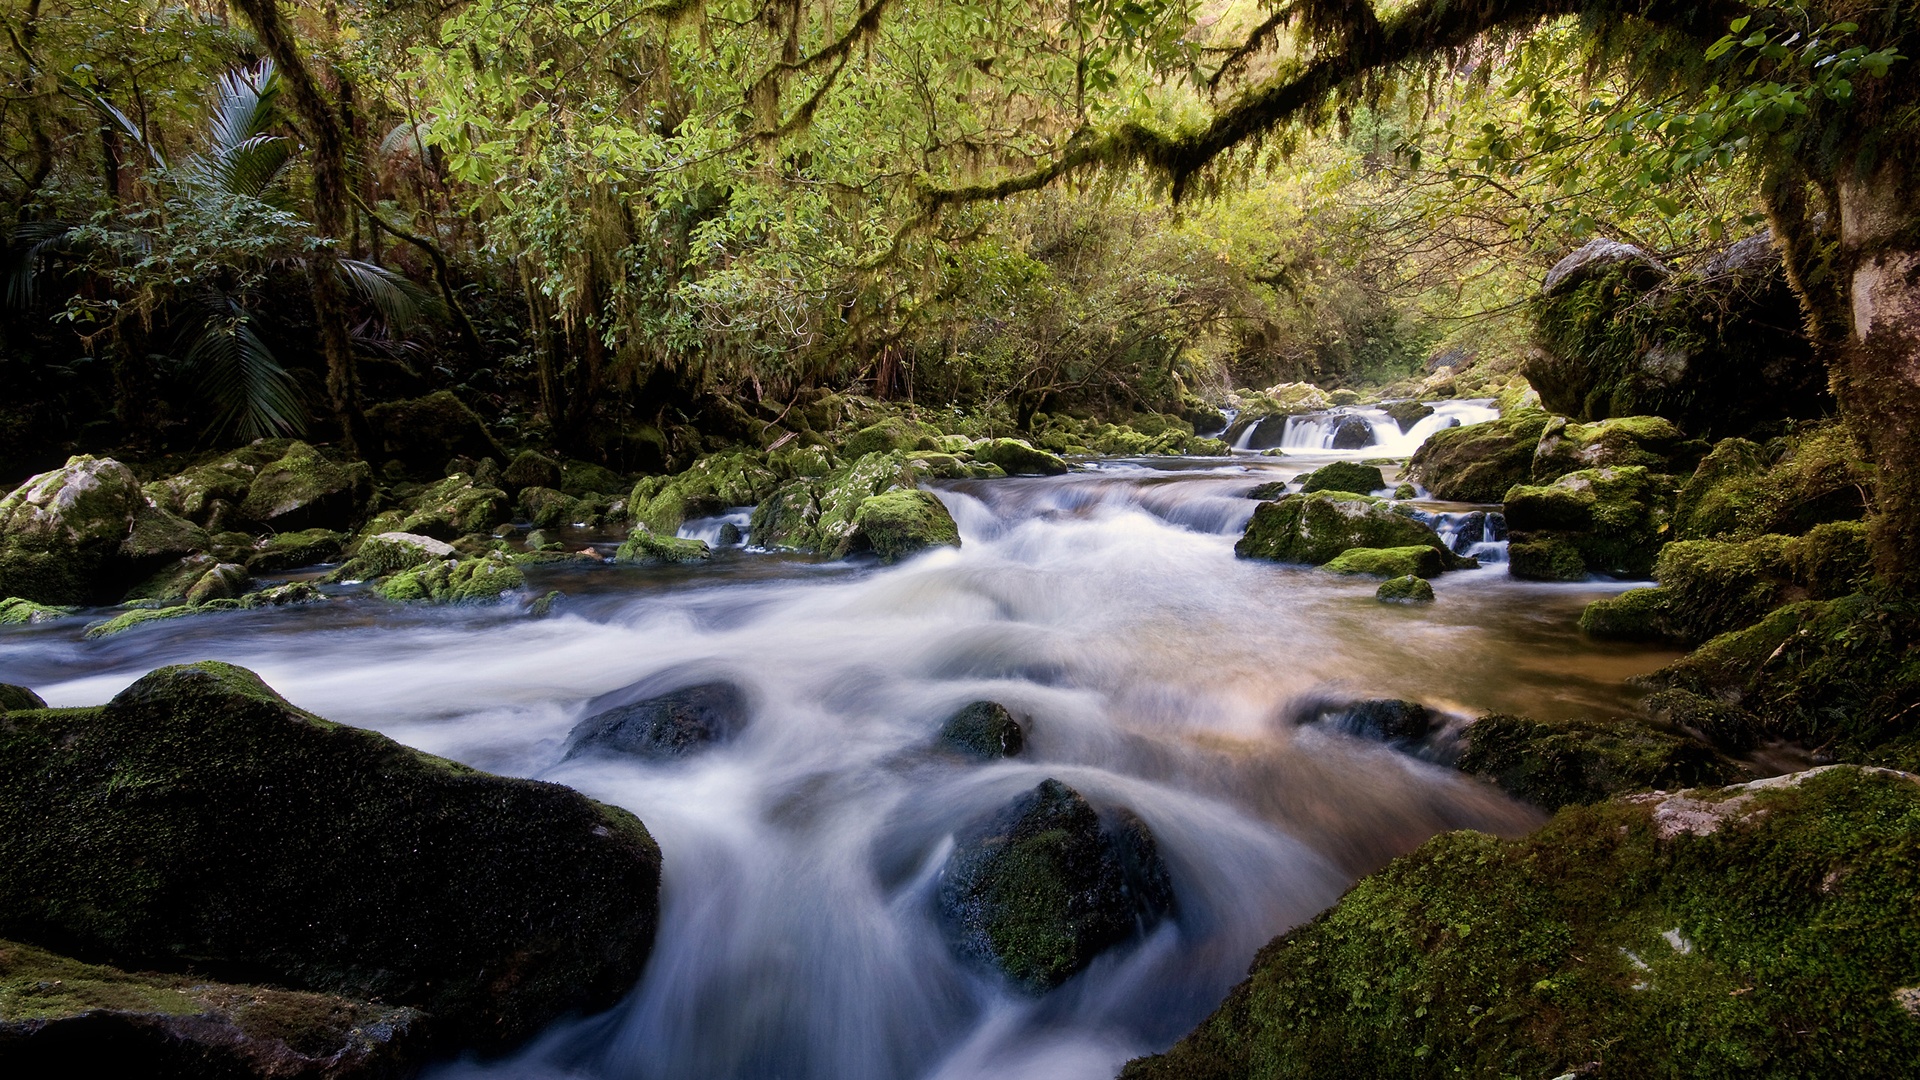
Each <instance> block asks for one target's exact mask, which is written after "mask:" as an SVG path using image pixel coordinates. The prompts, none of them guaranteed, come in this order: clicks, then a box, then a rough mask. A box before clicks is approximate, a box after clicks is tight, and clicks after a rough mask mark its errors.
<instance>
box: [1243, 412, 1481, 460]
mask: <svg viewBox="0 0 1920 1080" xmlns="http://www.w3.org/2000/svg"><path fill="white" fill-rule="evenodd" d="M1432 407H1433V414H1432V415H1431V416H1427V417H1423V418H1422V419H1421V420H1420V421H1419V422H1417V423H1415V424H1414V425H1413V426H1412V427H1411V428H1408V429H1407V430H1406V431H1404V432H1402V431H1401V430H1400V423H1399V421H1397V420H1395V419H1394V418H1393V417H1391V416H1388V415H1387V413H1386V410H1384V409H1380V408H1375V407H1372V406H1358V405H1350V406H1343V407H1341V408H1338V409H1330V410H1328V411H1326V412H1318V413H1302V414H1299V415H1296V416H1289V417H1287V418H1286V428H1285V432H1284V434H1283V435H1282V436H1281V438H1280V442H1279V444H1278V445H1279V446H1280V447H1281V448H1282V449H1285V450H1288V451H1293V452H1297V453H1325V452H1328V451H1332V452H1335V453H1340V452H1343V451H1345V452H1353V451H1366V452H1367V456H1369V457H1410V456H1412V454H1413V452H1414V451H1415V450H1418V449H1420V444H1421V443H1424V442H1426V441H1427V436H1429V435H1432V434H1433V433H1434V432H1436V431H1439V430H1440V429H1441V428H1449V427H1462V426H1465V425H1467V424H1479V423H1484V422H1486V421H1488V420H1494V419H1498V418H1499V416H1500V410H1499V409H1497V408H1495V407H1494V406H1493V403H1492V400H1491V399H1487V398H1480V399H1471V400H1465V401H1437V402H1434V403H1433V406H1432ZM1258 428H1259V425H1258V424H1255V425H1253V426H1252V427H1249V428H1248V429H1247V430H1246V431H1245V432H1244V433H1242V435H1241V436H1240V442H1239V443H1238V444H1236V445H1235V447H1234V448H1235V449H1261V448H1262V447H1261V446H1260V442H1259V440H1258V439H1257V437H1256V432H1257V430H1258ZM1268 445H1272V444H1268Z"/></svg>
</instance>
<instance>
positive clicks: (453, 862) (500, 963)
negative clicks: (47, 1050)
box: [0, 661, 660, 1075]
mask: <svg viewBox="0 0 1920 1080" xmlns="http://www.w3.org/2000/svg"><path fill="white" fill-rule="evenodd" d="M0 866H4V867H5V868H6V869H5V871H4V872H3V873H0V936H5V937H8V938H12V939H14V940H22V941H29V942H37V943H43V944H48V945H55V946H57V947H59V948H60V949H61V950H62V951H63V952H67V953H69V954H70V955H72V956H74V957H77V958H79V959H82V960H85V961H87V962H90V963H109V964H113V965H114V966H115V967H117V968H120V969H122V970H125V971H155V970H159V971H176V972H179V971H185V970H191V971H192V973H193V974H195V975H196V976H199V977H202V978H211V979H218V980H238V981H243V982H259V983H266V984H272V985H275V986H278V987H282V988H286V989H289V990H301V991H307V992H312V993H319V994H330V995H339V996H341V997H344V998H348V999H351V1000H353V1001H370V1002H382V1003H385V1004H389V1005H406V1006H410V1007H413V1008H417V1009H420V1010H422V1011H424V1012H425V1013H426V1014H428V1023H430V1024H431V1026H432V1028H433V1030H434V1032H435V1033H436V1034H437V1036H438V1037H441V1038H445V1039H446V1040H448V1042H449V1044H451V1045H453V1046H475V1047H481V1048H491V1049H500V1048H504V1047H506V1046H509V1045H511V1044H513V1043H515V1042H517V1041H519V1040H521V1039H524V1038H526V1037H527V1036H529V1035H532V1034H533V1033H535V1032H537V1031H538V1030H540V1029H541V1028H543V1027H545V1026H547V1025H548V1024H550V1023H551V1022H553V1021H554V1020H555V1019H557V1018H558V1017H559V1016H561V1015H563V1014H566V1013H569V1012H581V1011H590V1010H594V1009H599V1008H605V1007H606V1006H608V1005H611V1004H613V1003H614V1001H616V1000H617V999H618V998H619V996H620V995H621V994H623V993H625V992H626V991H627V989H628V988H630V987H631V986H632V985H633V983H634V981H635V980H637V979H638V978H639V976H640V972H641V970H642V969H643V968H644V966H645V964H646V960H647V956H648V954H649V952H650V951H651V948H652V942H653V932H654V924H655V919H656V916H657V912H658V889H659V881H660V878H659V874H660V851H659V848H658V846H656V845H655V844H654V842H653V839H652V837H650V836H649V835H648V834H647V830H646V828H645V827H644V826H642V825H641V823H640V821H639V820H638V819H637V818H635V817H634V816H633V815H632V814H629V813H627V812H626V811H624V810H619V809H616V808H614V807H609V806H603V805H601V804H599V803H596V802H594V801H593V800H591V799H588V798H586V797H585V796H583V795H581V794H580V793H579V792H576V791H573V790H570V789H568V788H564V787H561V786H559V785H558V784H547V783H540V782H536V781H531V780H517V779H510V778H506V777H499V776H490V775H488V774H486V773H482V772H478V771H476V770H474V769H470V768H467V767H465V766H462V765H456V764H454V763H453V762H450V761H445V760H442V759H440V758H435V757H431V756H429V755H426V754H422V753H419V752H417V751H414V750H410V749H408V748H407V747H404V746H401V745H400V744H398V743H396V742H393V741H392V740H390V739H388V738H386V737H385V736H382V735H379V734H377V733H375V732H372V731H365V730H362V729H359V728H353V727H348V726H346V725H343V724H333V723H329V722H327V721H325V720H322V719H320V718H319V717H317V716H313V715H312V714H310V713H306V712H303V711H301V710H299V709H296V708H294V707H293V706H292V705H289V704H288V703H287V702H286V701H285V700H284V699H282V698H281V697H279V695H277V694H275V693H274V692H273V691H272V690H270V689H268V688H267V686H266V685H265V684H263V683H261V682H260V680H259V679H258V678H257V677H256V676H254V675H253V674H252V673H251V672H248V671H245V670H243V669H241V668H236V667H232V666H230V665H227V664H220V663H214V662H210V661H203V662H200V663H195V664H189V665H183V666H180V667H170V668H162V669H160V670H158V671H155V672H153V673H151V674H149V675H147V676H145V677H144V678H142V679H140V680H139V681H138V682H136V683H134V684H133V685H132V686H131V687H129V688H127V689H126V690H124V691H122V692H121V693H120V694H119V695H118V696H117V697H115V698H114V699H113V700H112V701H111V702H110V703H109V704H107V705H106V706H104V707H101V708H98V709H61V710H48V711H43V712H9V713H8V714H7V715H6V718H5V721H4V722H0ZM4 1000H5V997H4V995H0V1001H4ZM273 1075H278V1074H273Z"/></svg>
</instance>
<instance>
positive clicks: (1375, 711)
mask: <svg viewBox="0 0 1920 1080" xmlns="http://www.w3.org/2000/svg"><path fill="white" fill-rule="evenodd" d="M1435 720H1436V717H1435V714H1434V711H1433V710H1432V709H1429V708H1427V707H1426V706H1425V705H1423V704H1421V703H1420V702H1418V701H1403V700H1401V699H1399V698H1371V699H1368V700H1365V701H1349V702H1343V703H1340V704H1337V705H1331V706H1322V707H1320V708H1318V709H1314V710H1312V711H1311V712H1310V713H1308V714H1307V715H1306V716H1304V717H1303V718H1302V722H1304V723H1312V724H1319V725H1321V726H1323V727H1328V728H1332V729H1333V730H1335V731H1338V732H1340V733H1341V734H1343V735H1352V736H1353V737H1355V738H1358V739H1366V740H1368V741H1370V742H1391V743H1415V742H1419V741H1420V740H1421V739H1424V738H1426V737H1427V735H1428V733H1429V732H1431V731H1432V730H1433V727H1434V723H1435Z"/></svg>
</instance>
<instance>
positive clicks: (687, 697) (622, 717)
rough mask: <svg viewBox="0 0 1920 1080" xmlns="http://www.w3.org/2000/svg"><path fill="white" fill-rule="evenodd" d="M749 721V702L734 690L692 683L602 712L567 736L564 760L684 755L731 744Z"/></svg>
mask: <svg viewBox="0 0 1920 1080" xmlns="http://www.w3.org/2000/svg"><path fill="white" fill-rule="evenodd" d="M752 718H753V709H752V702H751V701H750V700H749V699H748V698H747V695H746V693H745V692H744V691H742V690H741V689H740V688H739V687H738V686H736V685H734V684H733V683H731V682H702V683H695V684H694V685H692V686H683V687H681V688H680V689H677V690H671V691H668V692H667V693H664V694H656V695H653V696H651V697H645V698H642V699H640V700H638V701H630V702H626V703H623V704H619V705H614V706H612V707H611V708H605V709H601V710H600V711H598V712H596V713H594V714H593V715H592V716H589V717H587V718H586V719H584V720H582V721H580V722H579V723H578V724H575V725H574V726H573V730H572V731H571V732H569V733H568V734H567V750H566V756H567V757H569V758H573V757H579V756H582V755H585V754H631V755H634V756H636V757H643V758H656V759H664V758H675V757H683V756H685V755H687V754H690V753H693V752H695V751H697V750H700V749H703V748H705V747H707V746H711V745H714V744H717V743H725V742H728V741H731V740H732V739H733V738H734V737H735V736H736V735H738V734H739V733H740V732H741V731H743V730H745V729H746V726H747V723H748V721H749V720H751V719H752Z"/></svg>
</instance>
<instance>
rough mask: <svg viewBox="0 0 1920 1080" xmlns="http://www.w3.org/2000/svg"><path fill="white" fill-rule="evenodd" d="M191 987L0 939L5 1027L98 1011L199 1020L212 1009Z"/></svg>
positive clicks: (0, 1005) (0, 1012)
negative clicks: (198, 1017)
mask: <svg viewBox="0 0 1920 1080" xmlns="http://www.w3.org/2000/svg"><path fill="white" fill-rule="evenodd" d="M189 985H190V984H189V983H188V981H187V980H185V979H181V978H178V977H173V978H170V977H168V976H165V975H146V976H140V975H129V974H127V973H126V972H124V971H117V970H115V969H113V968H110V967H102V966H99V965H95V964H83V963H81V962H79V961H78V960H74V959H72V958H70V957H65V956H59V955H56V954H54V953H50V952H47V951H45V950H43V949H36V948H34V947H33V946H31V945H23V944H21V943H20V942H17V941H6V940H0V1023H10V1024H17V1023H21V1022H23V1021H29V1020H51V1019H54V1018H57V1017H63V1016H75V1015H78V1014H80V1013H83V1012H87V1011H89V1010H92V1009H110V1010H116V1011H120V1012H139V1013H159V1014H161V1015H164V1016H193V1015H196V1014H198V1013H200V1012H201V1011H202V1010H203V1009H205V1007H206V1006H205V1004H204V1003H203V1002H202V1000H201V999H200V998H199V997H197V996H195V995H193V994H190V993H187V992H186V989H187V987H188V986H189Z"/></svg>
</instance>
